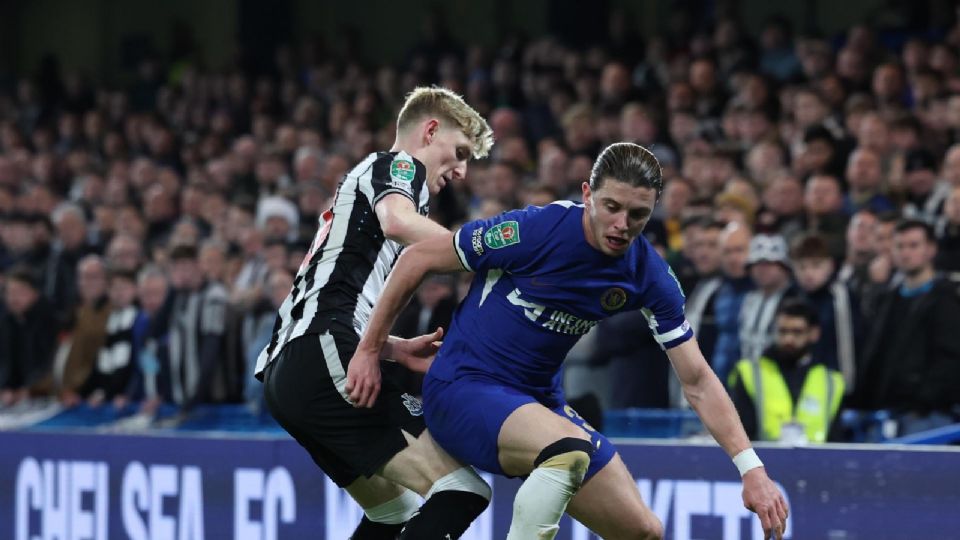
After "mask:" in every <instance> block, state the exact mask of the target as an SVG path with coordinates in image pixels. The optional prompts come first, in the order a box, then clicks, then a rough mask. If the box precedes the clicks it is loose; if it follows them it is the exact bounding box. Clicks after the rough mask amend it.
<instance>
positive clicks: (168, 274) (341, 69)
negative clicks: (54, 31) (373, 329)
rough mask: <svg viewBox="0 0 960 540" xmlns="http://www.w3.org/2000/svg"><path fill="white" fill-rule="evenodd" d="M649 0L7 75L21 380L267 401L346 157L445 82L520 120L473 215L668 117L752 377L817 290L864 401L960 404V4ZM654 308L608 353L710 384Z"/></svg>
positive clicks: (17, 375) (561, 175)
mask: <svg viewBox="0 0 960 540" xmlns="http://www.w3.org/2000/svg"><path fill="white" fill-rule="evenodd" d="M624 20H625V19H624V18H623V17H613V18H612V19H611V23H610V27H609V31H608V32H606V35H607V40H606V42H604V43H598V44H596V45H594V46H591V47H586V48H573V47H569V46H566V45H564V43H563V41H562V40H560V39H556V38H551V37H539V38H536V39H530V40H524V39H520V38H509V39H505V40H504V41H503V42H502V43H501V45H500V46H498V47H495V48H485V47H482V46H478V45H473V44H470V43H463V44H461V43H457V42H456V41H455V40H453V39H451V38H449V37H445V36H444V35H443V34H442V32H439V31H438V32H435V33H432V34H429V35H428V37H425V38H424V41H423V43H421V44H420V45H418V46H417V47H415V48H414V49H413V50H412V51H410V53H409V54H408V55H407V57H406V59H405V60H404V61H403V62H402V63H398V64H396V65H388V64H384V65H364V64H362V63H360V62H358V61H356V60H351V59H349V58H335V57H332V56H330V55H326V54H324V53H322V48H320V47H318V46H317V43H316V42H315V41H311V40H307V41H306V42H304V43H302V44H299V45H297V46H293V45H284V46H281V47H279V48H278V49H277V50H276V53H275V61H274V63H273V69H272V71H270V72H268V73H252V72H246V71H243V70H241V69H239V68H233V69H225V70H210V69H205V68H204V67H203V66H202V65H200V64H199V63H197V62H190V61H184V60H178V61H176V62H173V61H171V60H170V59H166V58H163V57H162V56H150V57H146V58H144V59H143V60H142V62H141V63H140V64H139V66H138V69H137V72H136V76H135V77H134V78H133V80H132V81H131V82H130V83H129V84H127V85H124V86H122V87H116V86H108V85H101V84H96V83H95V82H93V81H90V80H87V79H85V78H84V77H83V76H81V75H80V74H78V73H74V72H69V71H67V72H61V71H60V70H59V69H57V68H56V64H55V62H48V63H45V64H44V69H43V70H41V72H40V73H39V74H38V75H37V76H26V75H25V76H23V77H21V78H19V79H18V80H16V81H15V83H14V84H13V85H11V87H9V88H4V89H0V274H2V276H3V277H2V283H0V284H2V287H3V289H2V290H3V292H4V294H3V301H2V302H0V389H2V390H0V406H2V407H8V408H9V407H16V406H17V404H18V403H20V402H22V401H23V400H25V399H27V398H30V397H39V396H48V397H52V398H54V399H57V400H59V401H60V402H61V403H63V404H64V405H66V406H70V405H74V404H77V403H80V402H81V401H86V402H87V403H89V404H92V405H98V404H101V403H105V402H109V403H112V404H113V405H117V406H122V405H126V404H127V403H130V402H140V403H143V407H144V408H145V410H147V411H150V410H153V409H154V408H155V407H156V406H157V404H159V403H164V402H167V403H174V404H177V405H178V406H181V407H182V408H183V409H184V410H185V411H189V410H190V408H191V407H193V406H194V405H196V404H198V403H211V402H212V403H219V402H243V401H246V402H249V403H251V404H252V405H253V406H256V404H257V401H258V399H259V397H258V388H257V385H258V384H259V383H256V381H254V380H253V379H252V377H251V376H250V375H249V373H250V371H251V366H252V363H253V362H254V360H255V358H256V355H257V353H258V352H259V350H260V349H261V348H262V346H263V344H264V343H265V342H266V341H267V340H269V337H270V332H271V330H272V323H273V313H274V312H275V310H276V308H277V306H278V305H279V303H280V302H281V301H282V299H283V297H284V296H285V295H286V293H287V291H288V290H289V288H290V286H291V283H292V279H293V278H292V276H295V275H296V272H297V269H298V267H299V265H300V262H301V259H302V258H303V256H304V254H305V253H306V252H307V250H308V247H309V243H310V241H311V239H312V237H313V235H314V233H315V230H316V227H317V223H318V217H319V216H320V215H321V213H322V212H323V211H324V210H325V209H327V208H328V207H329V206H330V204H331V201H332V198H333V197H334V195H335V191H336V187H337V184H338V181H339V179H340V178H341V177H342V175H343V174H344V173H345V172H346V171H347V170H348V169H349V168H350V167H351V166H352V165H353V164H354V163H356V162H358V161H359V160H361V159H362V158H363V157H364V156H365V155H366V154H368V153H369V152H372V151H375V150H386V149H388V148H389V147H390V146H391V144H392V141H393V137H394V131H395V126H394V125H393V123H392V122H393V119H394V118H395V115H396V112H397V107H398V105H399V104H400V103H401V102H402V99H403V96H404V94H405V92H407V91H409V90H410V89H412V88H413V87H415V86H416V85H424V84H438V85H443V86H446V87H448V88H451V89H453V90H455V91H457V92H458V93H461V94H463V95H464V96H465V98H466V100H467V102H468V103H470V104H471V105H472V106H474V107H475V108H476V109H477V110H478V111H480V112H481V114H483V115H484V116H485V117H486V118H487V119H488V120H489V122H490V124H491V126H492V128H493V130H494V133H495V137H496V144H495V146H494V150H493V152H492V156H491V157H490V158H488V159H486V160H483V161H480V162H473V163H471V164H470V165H469V168H468V172H467V176H466V179H465V181H464V182H462V183H460V184H458V185H452V186H450V187H448V188H447V189H446V190H444V191H443V192H442V193H441V194H440V195H439V196H438V197H437V200H436V201H434V202H433V203H432V204H431V209H432V214H433V217H434V218H435V219H436V220H438V221H439V222H440V223H442V224H443V225H445V226H448V227H453V226H456V224H457V223H460V222H462V221H463V220H467V219H474V218H479V217H486V216H490V215H494V214H496V213H499V212H501V211H503V210H507V209H510V208H514V207H518V206H524V205H527V204H545V203H547V202H549V201H551V200H555V199H572V200H577V199H578V197H579V194H580V187H579V186H580V183H581V182H583V181H584V180H586V179H587V178H588V177H589V174H590V170H591V165H592V162H593V159H594V158H595V157H596V155H597V154H598V152H599V150H600V149H601V148H603V147H604V146H605V145H607V144H609V143H612V142H616V141H631V142H635V143H638V144H641V145H644V146H645V147H647V148H649V149H650V150H651V151H652V152H653V153H654V154H655V155H656V156H657V158H658V159H659V161H660V163H661V166H662V168H663V171H664V178H665V187H664V190H663V193H662V196H661V200H660V202H659V204H658V208H657V212H656V214H655V217H654V219H653V220H652V221H651V223H650V224H649V225H648V227H647V229H646V232H645V236H646V237H647V239H648V240H649V241H651V242H653V243H654V244H655V245H656V246H657V247H658V248H659V249H660V250H661V252H662V253H663V254H664V256H665V257H666V258H667V260H668V261H669V262H670V263H671V265H672V267H673V268H674V270H675V272H676V274H677V277H678V280H679V282H680V283H681V285H682V286H683V288H684V290H685V291H686V293H687V298H688V316H689V319H690V321H691V323H692V324H693V326H694V327H695V329H696V331H697V334H698V336H699V340H700V345H701V347H702V348H703V350H704V352H705V355H706V357H707V359H708V361H709V362H710V363H711V366H712V367H713V368H714V370H715V371H716V372H717V373H718V375H720V376H721V379H722V380H724V381H726V380H727V378H728V377H729V374H730V373H731V371H732V370H733V369H734V366H735V365H737V363H738V362H739V361H740V360H743V359H744V358H747V359H754V360H755V359H757V358H758V357H760V356H761V355H764V354H765V351H767V350H768V348H769V347H770V346H771V345H773V344H774V338H775V336H774V333H775V332H774V328H775V324H774V323H775V319H776V314H777V312H778V306H780V304H781V303H782V302H784V301H785V300H786V299H790V300H793V299H802V300H804V301H806V302H807V303H809V304H810V305H812V306H814V310H815V311H816V313H817V315H818V317H817V319H816V320H818V321H819V325H820V332H819V339H818V341H817V342H816V344H815V345H814V346H813V349H812V353H811V354H812V357H813V360H814V361H815V362H819V363H822V364H824V365H825V366H827V367H828V368H829V369H831V370H836V371H837V372H839V373H841V374H842V377H843V380H844V382H845V385H844V387H845V393H846V396H845V398H844V404H845V406H849V407H857V408H866V409H890V410H893V411H895V412H896V414H898V415H900V416H898V418H900V419H902V421H903V423H904V426H906V427H905V429H906V430H909V429H910V428H909V426H910V425H913V424H911V422H913V423H914V424H916V425H921V426H924V427H926V426H930V425H941V424H943V423H949V422H954V421H958V420H960V410H958V407H960V342H958V339H960V332H957V328H958V326H957V324H958V323H960V293H958V290H957V282H956V276H957V274H958V273H960V26H955V27H953V28H947V29H944V31H943V32H940V33H938V34H935V35H934V34H930V35H913V34H909V33H903V32H900V33H897V34H896V35H897V38H896V39H887V38H886V37H885V36H884V35H881V34H879V33H878V32H877V31H875V30H874V29H872V28H871V27H870V26H868V25H865V24H861V25H855V26H853V27H852V28H850V29H849V30H848V31H846V32H845V33H844V34H843V35H840V36H834V37H830V38H827V37H822V36H818V35H816V34H804V35H795V34H794V32H793V31H792V29H791V27H790V25H789V24H788V23H787V22H786V21H785V20H782V19H778V18H773V19H770V20H769V21H768V22H766V24H764V26H763V28H762V30H761V32H760V33H759V35H757V36H750V35H747V34H746V32H745V31H744V29H743V27H742V26H741V24H740V23H739V22H738V20H737V19H736V18H732V17H720V18H718V19H717V20H715V21H714V22H713V23H711V24H710V25H709V26H708V27H703V28H697V27H694V26H689V25H688V26H686V27H685V26H683V24H678V25H674V26H672V27H670V28H668V29H666V30H665V33H664V34H662V35H658V36H650V37H649V38H648V39H644V40H641V39H640V38H638V37H637V36H636V35H635V34H634V33H633V32H632V31H631V29H630V28H628V27H627V26H626V25H625V24H624ZM680 20H681V21H682V20H683V19H682V18H681V19H680ZM688 20H692V18H689V17H688ZM905 220H906V221H905ZM951 274H952V275H953V277H954V281H951V279H950V277H951ZM464 284H465V282H464V281H462V280H451V279H446V278H437V279H434V280H431V281H429V282H427V284H426V285H425V286H424V287H423V289H422V290H421V291H420V293H419V294H418V297H417V300H416V302H415V303H414V304H412V305H411V307H410V308H408V310H407V312H406V313H405V315H404V318H403V320H402V321H401V322H400V324H399V325H398V332H401V333H405V334H416V333H420V332H425V331H426V330H428V329H432V327H434V325H437V324H441V325H442V324H445V322H447V321H449V317H450V314H451V312H452V307H453V305H454V302H455V300H456V298H457V297H458V296H462V295H463V294H464V293H465V291H464ZM642 328H644V322H643V320H642V318H640V317H636V316H634V315H633V314H625V315H623V316H620V317H615V318H613V319H611V320H609V321H606V322H604V323H602V324H601V325H599V327H598V328H597V330H596V332H597V333H598V335H600V336H602V337H601V338H599V339H595V340H593V341H592V343H593V345H590V346H589V347H587V348H586V350H585V351H581V352H580V354H581V357H582V358H583V359H584V360H583V361H584V362H586V363H587V364H589V365H593V366H599V365H609V366H610V369H612V370H614V371H616V373H618V374H614V375H612V376H611V377H610V381H611V385H610V386H609V387H608V388H607V394H606V395H604V396H600V397H601V399H600V401H601V402H603V403H604V404H605V405H606V406H609V407H615V408H620V407H629V406H649V407H683V406H684V401H683V398H682V396H680V395H678V393H677V392H676V391H675V390H676V385H675V384H672V383H671V381H670V377H671V376H670V374H669V372H668V370H667V369H666V367H665V366H666V364H665V360H664V362H655V361H654V360H655V359H657V358H660V356H658V355H661V354H662V353H661V351H659V348H658V347H657V345H656V343H655V342H654V341H653V339H652V337H651V336H650V335H649V333H646V332H644V331H640V329H642ZM652 359H654V360H652ZM654 364H656V365H654ZM637 366H643V368H642V369H637ZM574 397H575V396H574Z"/></svg>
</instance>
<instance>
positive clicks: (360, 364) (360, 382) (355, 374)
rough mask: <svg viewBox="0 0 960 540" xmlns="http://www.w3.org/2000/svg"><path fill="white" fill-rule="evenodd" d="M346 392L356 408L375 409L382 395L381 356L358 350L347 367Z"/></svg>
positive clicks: (359, 348)
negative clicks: (374, 406)
mask: <svg viewBox="0 0 960 540" xmlns="http://www.w3.org/2000/svg"><path fill="white" fill-rule="evenodd" d="M346 390H347V394H348V395H349V397H350V401H351V402H352V403H353V406H354V407H368V408H369V407H373V404H374V403H376V401H377V394H379V393H380V359H379V354H377V353H372V352H370V351H365V350H364V349H363V348H362V347H358V348H357V352H355V353H354V354H353V358H351V359H350V365H349V366H347V386H346Z"/></svg>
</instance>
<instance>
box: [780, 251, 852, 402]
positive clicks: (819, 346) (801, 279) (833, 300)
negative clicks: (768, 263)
mask: <svg viewBox="0 0 960 540" xmlns="http://www.w3.org/2000/svg"><path fill="white" fill-rule="evenodd" d="M791 260H792V261H793V269H794V274H795V275H796V278H797V287H798V289H799V294H798V296H799V297H800V298H801V299H803V300H804V301H806V302H807V303H808V304H810V306H812V307H813V309H814V310H815V311H816V313H817V318H818V319H819V321H820V325H819V326H820V333H819V334H820V335H819V339H818V340H817V341H816V343H815V344H814V348H813V352H814V356H815V357H816V358H817V360H818V361H820V362H822V363H823V364H825V365H826V366H827V367H829V368H830V369H836V370H840V372H842V373H843V379H844V383H845V385H846V388H847V391H850V390H853V386H854V384H855V383H856V354H857V352H858V350H859V345H860V343H861V337H862V336H861V333H860V329H861V326H862V325H861V322H862V321H861V316H860V308H859V306H860V304H859V302H858V300H857V299H856V298H854V297H853V295H852V294H851V293H850V289H848V288H847V286H846V285H845V284H843V283H842V282H840V281H837V280H836V279H835V275H836V269H837V265H836V262H835V260H834V259H833V258H832V257H831V256H830V252H829V250H828V249H827V243H826V242H825V241H824V240H823V238H822V237H820V236H818V235H815V234H811V235H803V236H801V237H799V238H797V239H796V241H794V243H793V249H792V250H791Z"/></svg>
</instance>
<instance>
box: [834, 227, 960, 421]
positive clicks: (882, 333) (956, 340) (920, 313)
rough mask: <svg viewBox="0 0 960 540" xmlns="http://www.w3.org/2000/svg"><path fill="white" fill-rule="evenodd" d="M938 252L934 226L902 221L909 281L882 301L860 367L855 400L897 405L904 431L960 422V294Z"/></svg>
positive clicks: (900, 238) (901, 267)
mask: <svg viewBox="0 0 960 540" xmlns="http://www.w3.org/2000/svg"><path fill="white" fill-rule="evenodd" d="M936 252H937V245H936V239H935V237H934V232H933V227H931V226H930V224H928V223H925V222H923V221H920V220H906V221H903V222H901V223H900V224H899V225H897V228H896V231H895V233H894V241H893V263H894V267H895V268H896V269H897V270H898V271H900V272H902V273H903V275H904V280H903V282H902V283H900V284H899V285H895V286H894V287H893V288H891V289H889V290H888V291H887V292H886V293H885V294H884V295H883V296H882V297H881V298H880V303H879V309H878V312H877V315H876V317H875V318H874V319H873V324H872V325H871V329H870V333H869V335H868V337H867V340H866V344H865V346H864V353H863V356H862V357H861V363H860V366H859V368H858V370H857V372H858V384H857V388H856V391H855V394H854V402H853V403H854V405H855V406H857V407H860V408H867V409H889V410H892V411H893V413H894V418H895V419H896V420H897V421H898V422H899V434H901V435H906V434H909V433H914V432H917V431H922V430H925V429H931V428H935V427H939V426H942V425H946V424H951V423H954V422H957V421H960V410H958V407H960V394H958V393H957V389H958V388H960V332H958V331H957V321H960V293H958V291H957V286H956V284H951V282H949V281H948V280H946V279H943V278H940V277H938V276H937V275H936V273H935V271H934V267H933V261H934V258H935V257H936Z"/></svg>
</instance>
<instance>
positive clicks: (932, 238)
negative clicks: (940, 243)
mask: <svg viewBox="0 0 960 540" xmlns="http://www.w3.org/2000/svg"><path fill="white" fill-rule="evenodd" d="M913 229H920V230H922V231H923V235H924V236H925V237H926V239H927V243H929V244H935V243H936V242H937V235H936V233H935V232H934V230H933V226H932V225H930V224H929V223H927V222H926V221H923V220H920V219H905V220H903V221H901V222H900V223H897V227H896V228H895V229H894V232H895V233H896V234H900V233H904V232H907V231H910V230H913Z"/></svg>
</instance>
